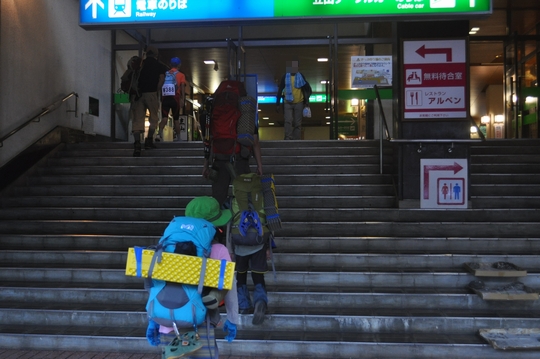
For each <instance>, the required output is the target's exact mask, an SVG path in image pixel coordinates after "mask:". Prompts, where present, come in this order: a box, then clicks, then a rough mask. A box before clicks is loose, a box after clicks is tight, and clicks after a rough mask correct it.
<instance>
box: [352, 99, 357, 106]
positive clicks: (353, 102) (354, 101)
mask: <svg viewBox="0 0 540 359" xmlns="http://www.w3.org/2000/svg"><path fill="white" fill-rule="evenodd" d="M351 106H358V99H357V98H353V99H351Z"/></svg>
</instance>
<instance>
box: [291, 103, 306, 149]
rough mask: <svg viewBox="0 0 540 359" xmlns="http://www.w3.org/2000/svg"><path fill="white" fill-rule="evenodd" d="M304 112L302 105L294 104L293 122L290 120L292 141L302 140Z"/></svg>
mask: <svg viewBox="0 0 540 359" xmlns="http://www.w3.org/2000/svg"><path fill="white" fill-rule="evenodd" d="M303 111H304V104H303V103H302V102H299V103H295V104H294V110H293V120H292V139H293V140H301V139H302V116H303Z"/></svg>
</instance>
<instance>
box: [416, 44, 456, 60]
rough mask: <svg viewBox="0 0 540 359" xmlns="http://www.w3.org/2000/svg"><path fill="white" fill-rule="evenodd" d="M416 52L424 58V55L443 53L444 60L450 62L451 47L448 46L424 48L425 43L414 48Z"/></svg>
mask: <svg viewBox="0 0 540 359" xmlns="http://www.w3.org/2000/svg"><path fill="white" fill-rule="evenodd" d="M416 53H417V54H418V55H420V56H422V57H423V58H424V59H425V58H426V55H433V54H436V55H439V54H445V55H446V62H452V48H450V47H442V48H433V49H426V45H422V47H421V48H419V49H418V50H416Z"/></svg>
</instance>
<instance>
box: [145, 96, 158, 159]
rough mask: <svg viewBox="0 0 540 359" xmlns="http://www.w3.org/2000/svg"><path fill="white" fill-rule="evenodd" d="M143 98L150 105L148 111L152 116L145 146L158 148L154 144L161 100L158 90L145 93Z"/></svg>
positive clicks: (146, 147) (149, 119)
mask: <svg viewBox="0 0 540 359" xmlns="http://www.w3.org/2000/svg"><path fill="white" fill-rule="evenodd" d="M143 99H144V100H145V102H146V107H148V112H149V113H150V116H149V117H148V121H149V122H150V126H149V127H148V137H147V138H146V141H145V143H144V148H145V149H151V148H156V146H155V145H154V133H155V132H156V128H157V126H158V121H159V100H158V96H157V92H148V93H144V94H143Z"/></svg>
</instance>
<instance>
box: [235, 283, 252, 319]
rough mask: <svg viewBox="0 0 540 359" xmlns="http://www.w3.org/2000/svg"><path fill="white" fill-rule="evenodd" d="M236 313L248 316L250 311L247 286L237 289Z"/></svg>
mask: <svg viewBox="0 0 540 359" xmlns="http://www.w3.org/2000/svg"><path fill="white" fill-rule="evenodd" d="M237 293H238V312H239V313H240V314H249V312H250V311H251V309H252V306H251V298H250V297H249V290H248V288H247V285H245V284H244V285H243V286H241V287H238V289H237Z"/></svg>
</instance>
